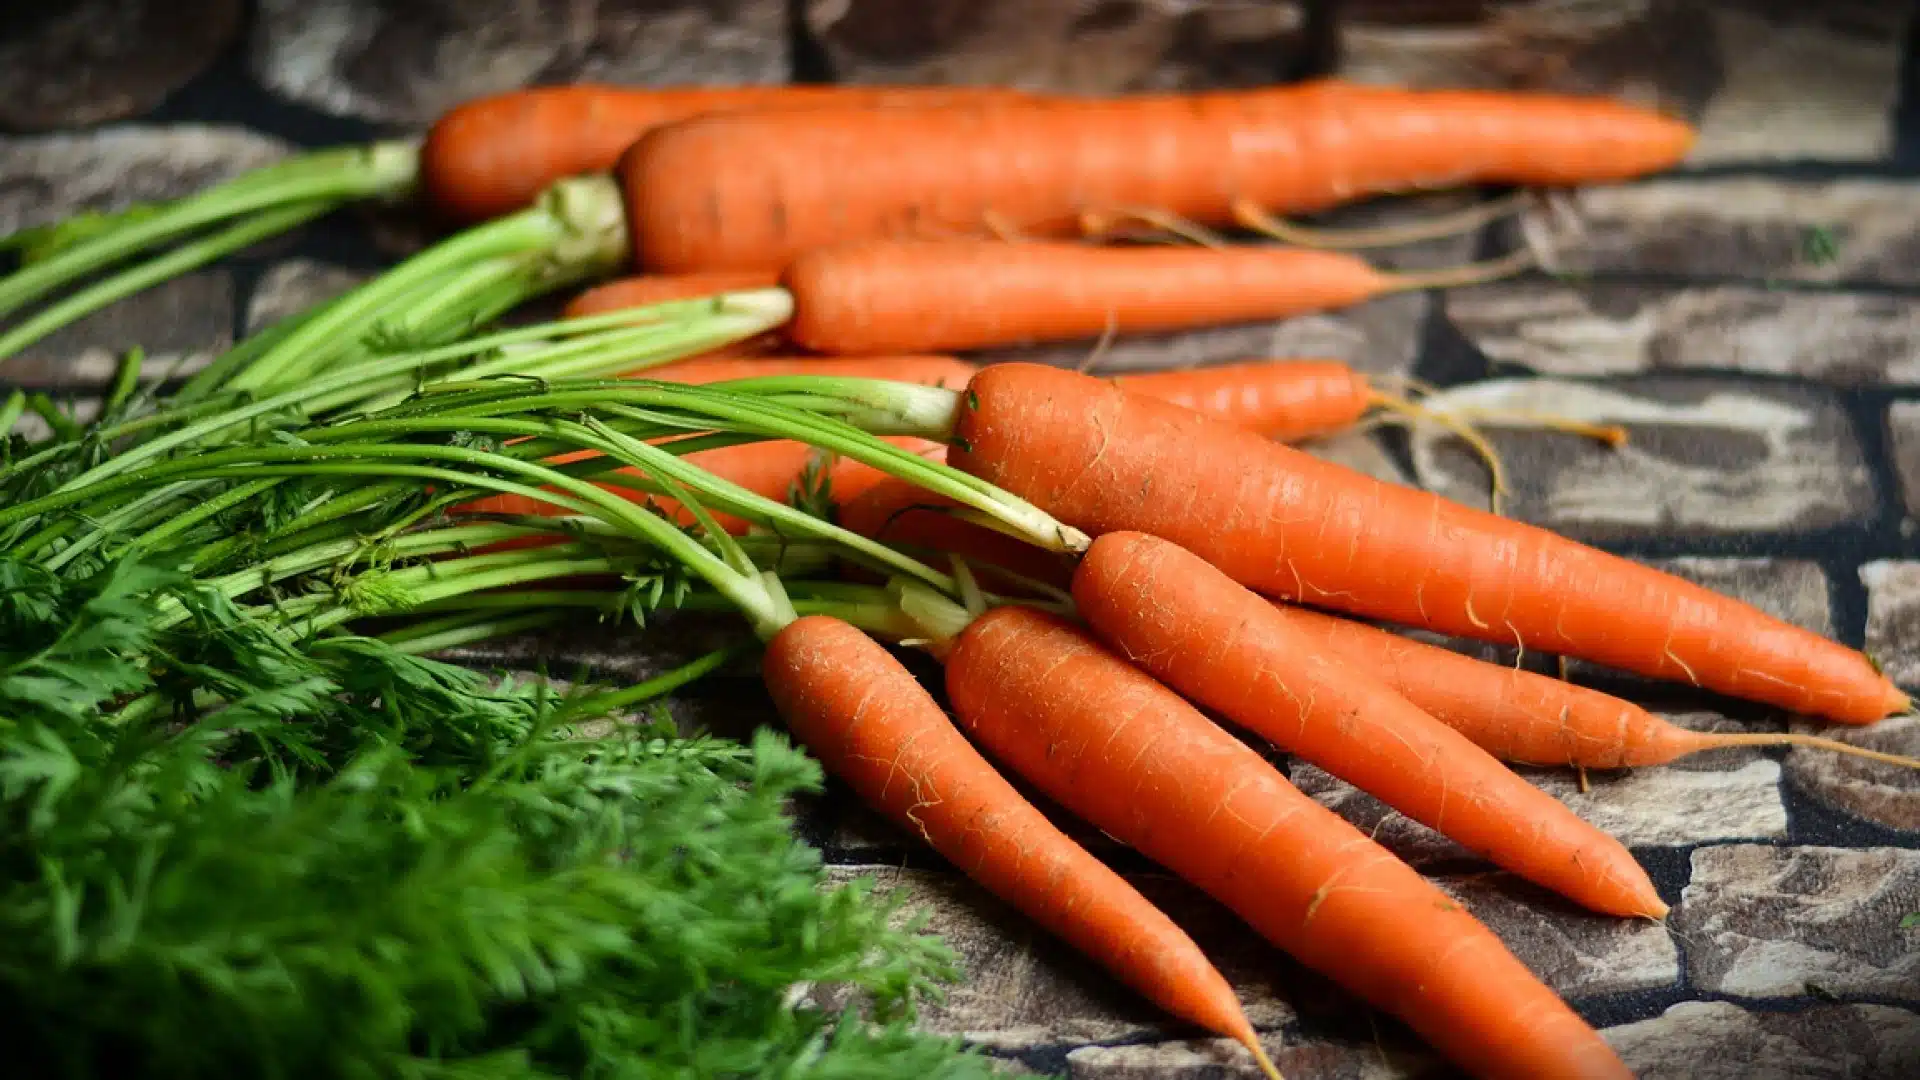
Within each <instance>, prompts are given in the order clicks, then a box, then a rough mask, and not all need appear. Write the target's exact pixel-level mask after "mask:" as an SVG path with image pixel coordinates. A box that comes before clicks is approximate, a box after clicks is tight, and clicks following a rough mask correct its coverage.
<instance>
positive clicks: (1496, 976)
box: [946, 607, 1632, 1080]
mask: <svg viewBox="0 0 1920 1080" xmlns="http://www.w3.org/2000/svg"><path fill="white" fill-rule="evenodd" d="M946 684H947V691H948V696H949V698H950V699H951V700H952V702H953V706H954V709H955V711H956V712H957V714H958V715H959V718H960V721H961V725H962V726H963V727H964V728H965V729H966V730H967V731H968V732H969V733H970V734H971V735H972V736H973V737H974V739H975V741H976V742H978V743H979V744H980V745H982V746H983V747H984V748H985V749H986V751H987V753H988V755H989V756H990V757H992V758H993V759H995V760H997V761H998V762H1000V763H1001V764H1002V765H1004V766H1005V767H1007V768H1008V769H1011V770H1012V771H1013V772H1015V773H1017V774H1019V775H1021V776H1023V777H1025V778H1026V779H1027V780H1028V781H1029V782H1031V783H1032V784H1033V785H1034V786H1035V787H1036V788H1038V789H1039V790H1040V791H1041V792H1042V793H1044V794H1046V795H1048V796H1049V797H1051V798H1053V799H1055V800H1057V801H1059V802H1060V803H1061V804H1062V805H1064V806H1065V807H1066V808H1067V809H1069V810H1071V811H1073V812H1074V813H1075V814H1076V815H1078V816H1080V817H1081V818H1084V819H1085V820H1086V821H1088V822H1089V823H1091V824H1093V825H1095V826H1097V827H1098V828H1100V829H1102V830H1103V831H1105V832H1107V833H1108V834H1110V835H1112V836H1113V837H1115V838H1116V839H1118V840H1120V841H1121V842H1123V843H1126V844H1128V845H1131V846H1132V847H1134V848H1135V849H1137V850H1138V851H1140V852H1141V853H1142V854H1144V855H1146V856H1147V857H1148V858H1150V859H1153V860H1154V861H1155V862H1158V863H1160V864H1161V865H1163V866H1165V867H1167V868H1168V869H1169V870H1171V871H1173V872H1174V873H1176V874H1178V875H1180V876H1181V877H1182V878H1185V879H1186V880H1187V881H1189V882H1191V883H1193V884H1194V885H1195V886H1197V887H1199V888H1200V889H1202V890H1204V891H1205V892H1207V893H1208V894H1210V895H1212V896H1213V897H1214V898H1216V899H1218V900H1220V901H1221V902H1222V903H1224V904H1226V905H1227V907H1229V908H1231V909H1232V910H1233V911H1234V912H1235V913H1237V914H1238V915H1239V916H1240V917H1241V918H1243V919H1245V920H1246V921H1247V922H1248V923H1249V924H1251V925H1252V926H1253V927H1254V928H1255V929H1256V930H1258V931H1259V932H1260V934H1261V935H1262V936H1263V937H1265V938H1267V939H1268V940H1270V941H1272V942H1273V943H1274V944H1276V945H1278V946H1280V947H1281V948H1282V949H1285V950H1286V951H1287V952H1289V953H1291V954H1293V955H1294V956H1296V957H1298V958H1299V959H1300V960H1301V961H1303V962H1304V963H1306V964H1307V965H1308V966H1310V967H1312V968H1314V969H1316V970H1318V971H1320V972H1322V973H1323V974H1325V975H1326V976H1327V977H1328V978H1330V979H1332V980H1334V981H1335V982H1338V983H1340V984H1341V985H1343V986H1345V987H1347V988H1348V989H1349V990H1351V991H1353V992H1354V993H1356V994H1358V995H1359V996H1360V997H1362V998H1364V999H1365V1000H1367V1001H1369V1002H1371V1003H1372V1004H1373V1005H1375V1006H1376V1007H1378V1008H1381V1009H1384V1010H1385V1011H1387V1012H1389V1013H1392V1014H1393V1015H1395V1016H1398V1017H1399V1018H1400V1019H1402V1020H1404V1021H1405V1022H1406V1023H1407V1024H1409V1025H1410V1026H1411V1027H1412V1028H1413V1029H1414V1030H1415V1031H1417V1032H1419V1033H1420V1034H1421V1035H1422V1036H1424V1037H1425V1038H1426V1039H1427V1040H1428V1041H1429V1042H1431V1043H1432V1044H1433V1045H1434V1046H1436V1047H1437V1048H1439V1049H1440V1050H1441V1052H1442V1053H1444V1054H1446V1055H1447V1056H1448V1057H1449V1058H1451V1059H1452V1060H1453V1061H1454V1062H1456V1063H1457V1064H1459V1065H1461V1066H1463V1067H1465V1068H1466V1069H1467V1070H1468V1071H1469V1072H1470V1073H1471V1074H1472V1075H1474V1076H1478V1077H1482V1078H1487V1080H1508V1078H1511V1080H1522V1078H1525V1080H1557V1078H1580V1080H1593V1078H1600V1077H1628V1076H1631V1075H1632V1074H1631V1073H1629V1072H1628V1071H1627V1070H1626V1067H1625V1066H1624V1065H1622V1064H1621V1062H1620V1060H1619V1058H1618V1057H1616V1056H1615V1055H1614V1053H1613V1051H1612V1050H1611V1049H1609V1048H1608V1046H1607V1044H1606V1043H1605V1042H1604V1041H1603V1040H1602V1039H1601V1038H1600V1036H1599V1035H1598V1034H1597V1033H1596V1032H1595V1031H1594V1030H1593V1029H1592V1028H1591V1027H1589V1026H1588V1025H1587V1024H1586V1023H1585V1022H1583V1021H1582V1020H1581V1019H1580V1017H1579V1016H1577V1015H1576V1014H1575V1013H1574V1012H1573V1011H1572V1010H1571V1009H1569V1008H1568V1007H1567V1006H1566V1004H1565V1003H1564V1002H1562V1001H1561V1000H1560V998H1559V997H1558V996H1557V995H1555V994H1554V992H1553V991H1552V990H1550V989H1548V988H1547V987H1546V986H1545V985H1543V984H1542V983H1541V982H1540V981H1539V980H1538V979H1537V978H1535V977H1534V975H1533V974H1532V973H1531V972H1529V971H1528V970H1527V968H1526V966H1525V965H1523V964H1522V963H1520V961H1519V960H1517V959H1515V958H1514V956H1513V954H1512V953H1510V952H1508V951H1507V949H1506V947H1505V946H1504V945H1502V944H1501V942H1500V939H1499V938H1498V937H1496V936H1495V935H1494V934H1493V933H1492V932H1491V931H1490V930H1488V929H1487V928H1486V927H1485V926H1484V925H1482V924H1481V923H1480V922H1479V921H1478V920H1476V919H1475V918H1474V917H1473V916H1472V915H1470V914H1469V913H1468V912H1467V911H1466V910H1465V909H1464V908H1462V907H1460V906H1459V905H1458V904H1455V903H1454V902H1453V901H1452V900H1450V899H1448V898H1447V896H1446V895H1445V894H1444V893H1442V892H1441V891H1440V890H1439V889H1437V888H1435V887H1434V886H1433V885H1432V884H1431V883H1430V882H1428V881H1427V880H1426V879H1425V878H1423V877H1421V876H1420V875H1419V874H1418V873H1416V872H1415V871H1414V870H1413V869H1412V868H1410V867H1408V866H1407V865H1406V864H1405V863H1403V862H1401V861H1399V860H1398V859H1396V858H1394V857H1393V855H1392V854H1390V853H1389V852H1387V851H1386V850H1385V849H1384V848H1382V847H1380V846H1379V845H1378V844H1375V843H1374V842H1373V841H1371V840H1369V839H1368V838H1367V836H1366V835H1365V834H1364V833H1362V832H1360V831H1359V830H1358V829H1356V828H1354V827H1353V826H1352V825H1351V824H1349V823H1348V822H1347V821H1345V820H1344V819H1342V818H1341V817H1340V816H1339V815H1337V814H1335V813H1333V812H1332V811H1330V810H1328V809H1326V808H1325V807H1323V806H1321V805H1320V804H1318V803H1316V802H1314V801H1313V800H1312V799H1310V798H1308V797H1307V796H1305V795H1303V794H1301V793H1300V791H1299V790H1298V789H1296V788H1295V787H1293V785H1291V784H1289V783H1288V782H1287V781H1286V779H1285V778H1284V777H1282V776H1281V775H1280V773H1279V772H1278V771H1276V770H1275V769H1274V768H1273V766H1272V765H1270V764H1269V763H1268V762H1267V761H1266V760H1265V759H1263V758H1262V757H1260V755H1259V754H1256V753H1255V752H1254V751H1252V750H1251V749H1249V748H1248V747H1247V746H1246V745H1245V744H1243V743H1241V742H1240V741H1239V740H1238V739H1235V738H1234V737H1233V736H1231V735H1229V734H1227V733H1226V732H1225V731H1223V730H1221V729H1220V728H1219V727H1218V726H1216V725H1215V724H1213V723H1212V722H1211V721H1209V720H1208V719H1207V718H1206V717H1205V716H1204V715H1202V714H1201V713H1200V712H1199V711H1198V710H1196V709H1195V708H1194V707H1193V706H1191V705H1189V704H1187V703H1186V702H1185V701H1183V700H1181V698H1180V697H1179V696H1178V695H1176V694H1175V693H1173V692H1172V691H1171V690H1168V689H1167V688H1166V687H1164V686H1162V685H1160V684H1159V683H1158V682H1156V681H1154V679H1153V678H1151V677H1150V676H1148V675H1146V674H1145V673H1143V672H1141V671H1140V670H1139V669H1137V668H1134V667H1133V666H1132V665H1130V664H1128V663H1127V662H1126V661H1124V660H1121V659H1120V658H1119V657H1117V656H1114V655H1113V654H1112V653H1109V652H1107V651H1106V650H1105V649H1103V648H1101V647H1100V646H1099V645H1098V644H1097V643H1096V642H1094V641H1093V640H1092V639H1091V638H1089V637H1088V636H1087V635H1086V634H1084V633H1083V632H1081V631H1079V630H1077V629H1075V628H1074V627H1073V626H1072V625H1070V624H1068V623H1067V622H1065V621H1064V620H1061V619H1058V618H1056V617H1054V616H1051V615H1047V614H1044V613H1041V612H1038V611H1035V610H1033V609H1030V608H1022V607H1000V608H994V609H992V610H990V611H988V612H987V613H986V614H985V615H983V616H981V617H980V618H979V619H977V620H975V621H974V622H973V623H972V624H971V625H969V626H968V627H967V628H966V629H965V630H964V631H961V632H960V634H959V635H958V636H957V637H956V638H955V639H954V644H953V646H952V648H951V651H950V652H949V653H948V655H947V657H946Z"/></svg>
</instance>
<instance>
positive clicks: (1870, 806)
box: [1786, 716, 1920, 833]
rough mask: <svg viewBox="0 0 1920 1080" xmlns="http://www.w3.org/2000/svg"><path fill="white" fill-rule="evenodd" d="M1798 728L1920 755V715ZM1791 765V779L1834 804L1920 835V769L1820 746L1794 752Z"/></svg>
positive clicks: (1882, 749) (1797, 728)
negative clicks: (1861, 724)
mask: <svg viewBox="0 0 1920 1080" xmlns="http://www.w3.org/2000/svg"><path fill="white" fill-rule="evenodd" d="M1794 730H1795V731H1799V732H1803V733H1805V734H1808V735H1815V736H1819V737H1821V738H1826V739H1836V740H1839V741H1840V742H1843V743H1849V744H1851V745H1854V746H1861V747H1865V748H1866V749H1868V750H1878V751H1880V752H1881V753H1884V754H1899V755H1901V756H1903V757H1908V758H1916V759H1920V716H1896V717H1893V718H1891V719H1887V720H1882V721H1880V722H1878V723H1876V724H1874V725H1872V726H1871V727H1867V728H1850V727H1847V726H1845V725H1841V724H1810V723H1797V724H1795V725H1794ZM1786 769H1787V780H1788V782H1789V783H1791V784H1792V785H1793V786H1794V787H1795V788H1796V789H1798V790H1800V791H1804V792H1806V793H1807V794H1809V795H1811V796H1813V797H1814V798H1815V799H1818V800H1819V801H1821V802H1823V803H1825V804H1826V805H1828V806H1831V807H1834V808H1835V809H1838V810H1842V811H1845V812H1846V813H1849V814H1852V815H1853V816H1855V817H1858V818H1863V819H1865V820H1867V821H1871V822H1873V823H1874V824H1876V825H1884V826H1886V827H1887V828H1890V829H1902V830H1905V831H1907V832H1912V833H1920V769H1911V768H1907V767H1905V766H1901V765H1893V764H1888V763H1885V762H1878V761H1868V760H1865V759H1862V758H1858V757H1848V756H1846V755H1845V754H1839V753H1835V752H1833V751H1831V750H1822V749H1819V748H1817V747H1801V748H1796V749H1795V750H1793V751H1791V752H1790V753H1788V754H1787V759H1786Z"/></svg>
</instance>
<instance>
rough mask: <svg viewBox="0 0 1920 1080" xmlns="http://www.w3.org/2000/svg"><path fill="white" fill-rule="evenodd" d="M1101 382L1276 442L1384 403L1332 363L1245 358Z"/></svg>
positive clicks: (1345, 423)
mask: <svg viewBox="0 0 1920 1080" xmlns="http://www.w3.org/2000/svg"><path fill="white" fill-rule="evenodd" d="M1103 378H1106V379H1108V380H1109V381H1111V382H1112V383H1114V385H1116V386H1119V387H1121V388H1122V389H1124V390H1129V391H1132V392H1133V393H1136V394H1144V395H1146V396H1147V397H1153V398H1159V399H1160V400H1162V401H1170V402H1172V403H1173V404H1175V405H1184V406H1186V407H1187V408H1189V409H1192V410H1194V411H1195V412H1202V413H1206V414H1207V415H1208V416H1211V417H1214V418H1215V419H1217V420H1222V421H1225V422H1226V423H1229V424H1232V425H1234V426H1235V427H1243V428H1246V429H1247V430H1248V431H1257V432H1259V433H1260V434H1262V435H1265V436H1267V437H1268V438H1270V439H1279V440H1281V441H1282V442H1295V441H1298V440H1302V439H1313V438H1318V437H1320V436H1322V435H1331V434H1333V433H1335V432H1338V431H1345V430H1347V429H1348V428H1350V427H1352V426H1353V425H1354V424H1356V423H1358V422H1359V421H1360V418H1361V417H1362V416H1364V415H1365V414H1366V412H1367V410H1368V409H1369V408H1371V407H1372V406H1374V405H1378V404H1382V403H1383V401H1384V400H1385V399H1384V398H1383V396H1382V395H1381V394H1379V393H1378V392H1377V391H1376V390H1374V388H1373V386H1372V385H1371V384H1370V383H1369V382H1368V381H1367V377H1366V376H1365V375H1362V374H1360V373H1359V372H1357V371H1355V370H1353V368H1351V367H1349V366H1347V365H1346V364H1343V363H1341V362H1340V361H1338V360H1293V359H1284V360H1253V361H1248V362H1245V363H1238V364H1214V365H1211V366H1209V367H1201V368H1183V369H1179V370H1169V371H1146V372H1140V373H1137V374H1126V375H1106V376H1103Z"/></svg>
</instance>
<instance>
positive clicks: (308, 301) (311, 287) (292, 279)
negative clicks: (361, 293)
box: [246, 259, 372, 334]
mask: <svg viewBox="0 0 1920 1080" xmlns="http://www.w3.org/2000/svg"><path fill="white" fill-rule="evenodd" d="M371 276H372V275H371V274H367V273H364V272H361V271H356V270H348V269H345V268H343V267H339V266H332V265H329V264H327V263H322V262H315V261H314V260H312V259H288V260H287V261H285V262H282V263H277V264H275V265H274V266H272V267H269V268H268V269H267V270H266V272H265V273H262V274H261V275H260V277H259V279H258V280H257V281H255V282H254V285H253V295H252V296H250V297H248V299H247V323H246V332H247V333H249V334H252V333H255V332H256V331H259V330H261V329H262V328H264V327H266V326H268V325H270V324H272V323H275V322H278V321H280V320H281V319H283V318H285V317H286V316H288V315H292V314H294V313H296V312H300V311H304V310H306V309H307V308H310V307H312V306H313V305H315V304H318V303H322V302H324V301H327V300H331V299H333V298H334V297H336V296H339V295H340V294H342V293H344V292H346V291H347V290H348V289H351V288H353V287H354V286H355V285H358V284H360V283H361V282H363V281H366V280H367V279H368V278H369V277H371Z"/></svg>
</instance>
